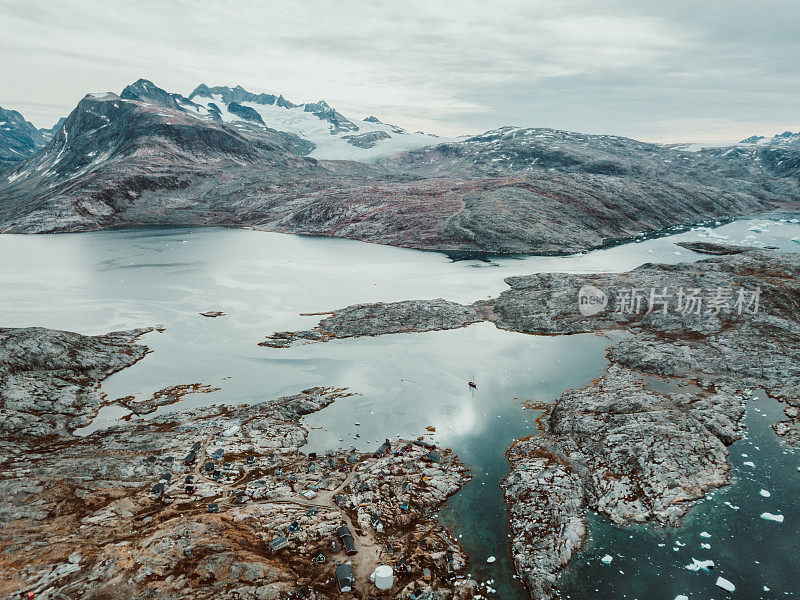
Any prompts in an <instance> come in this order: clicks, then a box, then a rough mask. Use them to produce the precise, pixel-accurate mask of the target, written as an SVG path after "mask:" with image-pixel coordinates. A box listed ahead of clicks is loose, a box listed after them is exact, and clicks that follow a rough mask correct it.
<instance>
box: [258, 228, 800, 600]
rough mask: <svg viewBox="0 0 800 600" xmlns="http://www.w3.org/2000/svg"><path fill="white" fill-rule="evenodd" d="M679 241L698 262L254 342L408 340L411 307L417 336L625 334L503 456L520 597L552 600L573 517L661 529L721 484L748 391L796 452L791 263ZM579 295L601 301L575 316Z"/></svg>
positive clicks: (798, 272) (797, 303) (406, 305)
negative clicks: (771, 401) (767, 400)
mask: <svg viewBox="0 0 800 600" xmlns="http://www.w3.org/2000/svg"><path fill="white" fill-rule="evenodd" d="M680 245H682V246H683V247H685V248H687V249H690V250H693V251H696V252H701V253H703V254H707V255H709V256H710V258H707V259H704V260H700V261H698V262H695V263H684V264H677V265H659V264H645V265H642V266H640V267H639V268H637V269H634V270H633V271H630V272H628V273H615V274H593V275H573V274H564V273H542V274H537V275H530V276H527V277H511V278H509V279H507V280H506V283H507V284H508V285H509V287H510V289H509V290H506V291H504V292H503V293H501V294H500V296H499V297H498V298H495V299H492V300H488V301H479V302H476V303H474V304H472V305H468V306H462V305H459V304H457V303H452V302H447V301H444V300H434V301H406V302H403V303H394V304H374V305H356V306H351V307H347V308H344V309H341V310H337V311H334V312H333V313H332V314H331V316H330V317H328V318H326V319H324V320H323V321H321V322H320V324H319V325H318V327H317V328H316V329H313V330H309V331H305V332H279V333H276V334H273V335H272V336H270V337H269V338H268V339H267V340H266V342H265V343H264V345H269V346H274V347H282V346H286V345H289V344H291V343H293V342H295V341H300V342H311V341H326V340H328V339H334V338H337V337H352V336H357V335H381V334H384V333H397V332H399V331H408V330H409V328H405V329H401V328H399V327H398V326H397V323H398V322H399V318H400V317H401V316H402V315H403V314H406V313H409V312H410V313H413V312H416V311H417V310H419V311H420V313H421V314H425V315H426V318H424V319H420V320H419V321H418V322H417V323H416V327H417V328H416V329H413V330H414V331H430V330H435V329H451V328H456V327H461V326H466V325H469V324H471V323H474V322H478V321H481V320H488V321H491V322H494V323H495V324H496V325H497V327H499V328H502V329H507V330H510V331H517V332H523V333H528V334H546V335H553V334H565V333H566V334H570V333H586V332H611V331H622V332H625V333H626V335H625V336H624V337H622V339H621V340H619V341H617V342H616V343H615V344H613V345H612V346H611V347H610V348H609V350H608V357H609V360H610V361H611V366H610V367H609V369H608V370H607V372H606V373H605V374H604V375H603V376H602V377H601V378H600V379H599V380H597V381H595V382H593V384H592V385H590V386H589V387H587V388H585V389H583V390H579V391H574V390H569V391H567V392H565V393H564V394H562V396H561V397H560V398H558V399H557V400H556V401H555V403H554V404H553V406H552V407H551V408H550V409H549V411H548V412H547V414H546V416H545V418H543V419H541V420H540V422H541V423H542V426H543V430H544V431H542V433H541V435H539V436H535V437H531V438H527V439H524V440H520V441H518V442H517V443H516V444H515V445H514V446H513V447H512V448H511V449H510V451H509V453H508V456H509V460H510V462H511V465H512V468H511V473H510V474H509V476H508V477H507V478H506V480H505V482H504V484H503V489H504V492H505V495H506V499H507V501H508V503H509V511H510V517H511V525H512V531H513V539H512V554H513V556H514V560H515V564H516V567H517V571H518V573H519V575H520V577H521V578H522V579H523V581H525V582H526V584H527V586H528V588H529V590H530V592H531V595H532V597H533V598H552V597H554V596H555V595H556V594H557V575H558V573H559V571H560V570H561V569H562V568H563V567H564V566H565V565H566V564H567V563H568V562H569V560H570V558H571V557H572V556H573V555H574V553H575V552H576V551H578V550H579V549H580V548H581V546H582V545H583V543H584V540H585V538H586V535H587V534H586V531H587V530H586V527H587V522H586V519H585V517H584V511H585V509H586V508H590V509H592V510H595V511H597V512H599V513H601V514H604V515H606V516H607V517H608V518H609V519H611V520H612V522H614V523H617V524H620V525H625V524H631V523H642V522H645V523H652V524H655V525H663V526H674V525H678V524H679V523H680V522H681V519H682V517H683V516H684V515H685V514H686V512H687V511H688V510H689V509H690V508H691V507H692V506H693V505H694V504H695V503H696V502H697V500H699V499H701V498H702V497H703V496H704V495H705V494H706V493H707V492H708V491H709V490H712V489H714V488H716V487H719V486H722V485H725V484H727V483H728V482H729V481H730V475H729V470H730V467H729V464H728V460H727V457H728V455H727V450H726V446H728V445H730V444H731V443H733V441H735V440H736V439H738V438H739V436H740V429H741V427H742V424H743V416H744V408H745V403H746V401H747V399H748V397H749V395H750V393H751V390H753V389H755V388H762V389H764V390H765V391H766V392H767V393H768V394H769V395H770V396H772V397H774V398H776V399H778V400H781V401H783V402H785V403H786V404H787V407H786V409H785V415H786V419H785V420H784V421H781V422H779V423H776V424H775V425H774V429H775V431H776V433H777V434H778V435H780V436H782V440H783V441H784V443H787V444H791V445H798V444H800V419H798V413H799V412H800V257H798V256H797V255H795V254H785V253H778V252H773V251H768V250H756V249H750V248H742V247H731V246H724V245H717V244H709V243H683V244H680ZM589 286H591V287H589ZM581 289H584V290H588V291H587V294H588V295H592V294H594V295H595V296H596V297H597V298H599V300H598V302H601V303H602V302H605V303H606V304H605V306H607V308H605V309H603V310H598V311H596V312H594V313H593V311H592V310H591V307H589V310H584V311H583V312H582V311H581V310H579V304H578V298H579V290H581ZM598 290H599V292H600V293H599V294H597V291H598ZM667 290H672V291H673V294H672V296H671V298H670V300H671V301H672V302H673V303H674V305H671V304H670V302H669V301H668V300H667V298H666V295H667V294H666V291H667ZM679 290H680V291H679ZM719 290H723V291H722V292H719ZM701 291H702V294H704V295H703V296H702V297H701V299H700V300H698V299H697V298H698V295H699V294H700V292H701ZM678 294H680V296H678ZM754 298H756V302H757V303H759V304H758V306H757V307H755V306H754V305H753V300H754ZM681 300H683V304H684V305H683V306H678V303H680V302H681ZM703 300H705V302H706V304H705V305H704V304H702V302H703ZM690 302H693V304H689V303H690ZM698 302H699V304H698ZM687 305H688V308H687ZM698 306H699V308H698ZM615 307H616V308H617V310H615ZM584 308H587V307H586V306H584ZM584 313H586V314H584ZM592 313H593V314H592ZM381 315H385V317H384V318H382V316H381ZM365 317H366V318H365Z"/></svg>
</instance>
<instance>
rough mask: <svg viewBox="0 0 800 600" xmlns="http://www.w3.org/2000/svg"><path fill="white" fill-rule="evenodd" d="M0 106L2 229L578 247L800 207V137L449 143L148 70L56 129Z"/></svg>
mask: <svg viewBox="0 0 800 600" xmlns="http://www.w3.org/2000/svg"><path fill="white" fill-rule="evenodd" d="M0 115H2V116H0V121H5V125H0V135H2V134H3V132H4V131H6V132H8V134H7V135H5V136H4V137H0V157H3V159H4V160H5V164H6V165H10V166H7V168H6V170H5V171H3V172H2V173H1V174H0V231H5V232H49V231H80V230H88V229H97V228H103V227H111V226H120V225H138V224H162V225H171V224H174V225H222V226H251V227H256V228H260V229H264V230H270V231H282V232H291V233H309V234H315V235H330V236H339V237H350V238H354V239H361V240H367V241H373V242H378V243H386V244H393V245H399V246H407V247H415V248H426V249H439V250H464V251H488V252H508V253H519V252H573V251H578V250H584V249H587V248H591V247H596V246H600V245H603V244H608V243H612V242H614V241H616V240H620V239H626V238H630V237H635V236H639V235H643V234H647V233H653V232H658V231H662V230H665V229H668V228H672V227H678V226H683V225H689V224H693V223H697V222H701V221H706V220H709V219H729V218H736V217H741V216H747V215H754V214H760V213H763V212H766V211H769V210H774V209H785V210H797V209H798V206H800V205H799V204H798V203H799V201H800V134H782V135H781V136H776V137H775V138H772V139H770V140H764V139H763V138H748V140H744V141H743V142H742V143H740V144H737V145H733V146H730V147H727V148H705V149H700V150H698V151H695V152H690V151H687V150H685V149H681V148H679V147H673V146H665V145H658V144H647V143H643V142H638V141H636V140H631V139H628V138H622V137H617V136H601V135H600V136H599V135H584V134H578V133H571V132H564V131H556V130H551V129H523V128H517V127H503V128H500V129H497V130H493V131H489V132H486V133H484V134H481V135H478V136H473V137H468V138H461V139H458V140H441V139H438V138H436V137H435V136H431V135H426V134H422V133H409V132H406V131H404V130H403V129H401V128H399V127H396V126H393V125H388V124H384V123H382V122H381V121H380V120H379V119H377V118H376V117H372V116H371V117H368V118H367V119H364V120H360V121H354V120H351V119H348V118H347V117H345V116H344V115H343V114H342V113H340V112H339V111H337V110H336V109H334V108H332V107H331V106H329V105H328V104H327V103H325V102H323V101H320V102H316V103H307V104H294V103H293V102H290V101H289V100H287V99H286V98H284V97H283V96H281V95H272V94H253V93H250V92H248V91H247V90H245V89H244V88H242V87H240V86H237V87H234V88H230V87H208V86H206V85H200V86H198V87H197V88H196V89H195V90H194V91H193V92H192V93H191V94H190V95H189V96H188V97H186V96H183V95H181V94H176V93H170V92H167V91H166V90H163V89H161V88H159V87H158V86H156V85H155V84H153V83H152V82H150V81H147V80H143V79H141V80H139V81H136V82H135V83H132V84H131V85H129V86H127V87H126V88H125V89H124V90H122V92H121V93H120V94H119V95H116V94H113V93H104V94H89V95H87V96H86V97H85V98H84V99H83V100H81V101H80V103H79V104H78V106H77V107H76V108H75V109H74V110H73V111H72V113H70V115H69V116H68V117H67V119H66V120H65V121H64V122H63V123H61V124H60V125H59V126H58V128H57V130H56V131H55V133H53V132H52V131H46V130H37V129H36V128H35V127H34V126H33V125H31V124H30V123H27V122H26V121H25V120H24V119H23V118H22V116H21V115H19V113H15V112H13V111H3V112H2V113H0ZM6 115H8V116H6ZM4 127H8V128H7V129H4ZM17 157H19V158H17ZM15 161H19V162H16V163H15ZM0 166H1V165H0Z"/></svg>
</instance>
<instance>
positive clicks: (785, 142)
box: [739, 131, 800, 147]
mask: <svg viewBox="0 0 800 600" xmlns="http://www.w3.org/2000/svg"><path fill="white" fill-rule="evenodd" d="M739 143H740V144H751V145H752V144H758V145H760V146H767V145H771V146H795V147H800V131H799V132H797V133H792V132H791V131H784V132H783V133H779V134H777V135H774V136H772V137H771V138H768V137H766V136H763V135H751V136H750V137H749V138H746V139H744V140H742V141H741V142H739Z"/></svg>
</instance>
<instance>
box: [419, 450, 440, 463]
mask: <svg viewBox="0 0 800 600" xmlns="http://www.w3.org/2000/svg"><path fill="white" fill-rule="evenodd" d="M422 460H424V461H425V462H434V463H439V462H442V455H441V454H439V453H438V452H428V453H427V454H426V455H425V456H423V457H422Z"/></svg>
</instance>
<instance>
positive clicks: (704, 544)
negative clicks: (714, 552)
mask: <svg viewBox="0 0 800 600" xmlns="http://www.w3.org/2000/svg"><path fill="white" fill-rule="evenodd" d="M700 547H701V548H702V549H703V550H710V549H711V544H706V543H705V542H703V543H702V544H700Z"/></svg>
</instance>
